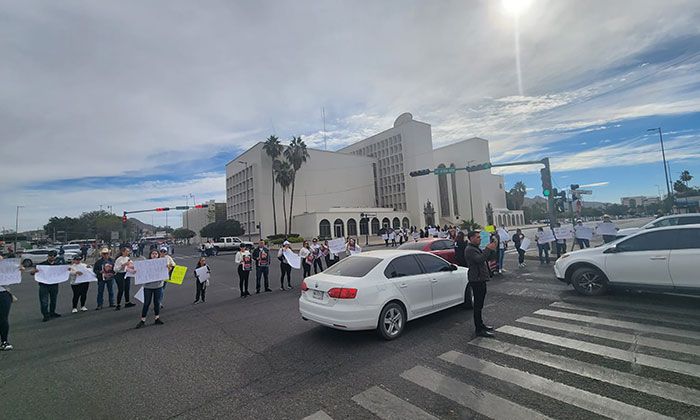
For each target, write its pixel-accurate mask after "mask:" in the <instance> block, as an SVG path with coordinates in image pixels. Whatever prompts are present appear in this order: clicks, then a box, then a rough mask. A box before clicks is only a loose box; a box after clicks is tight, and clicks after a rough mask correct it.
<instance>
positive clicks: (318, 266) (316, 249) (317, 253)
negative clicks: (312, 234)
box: [311, 238, 323, 274]
mask: <svg viewBox="0 0 700 420" xmlns="http://www.w3.org/2000/svg"><path fill="white" fill-rule="evenodd" d="M311 253H312V254H313V255H314V274H318V273H319V271H320V272H323V264H322V263H321V258H322V254H321V245H319V244H318V239H316V238H314V239H313V243H312V244H311Z"/></svg>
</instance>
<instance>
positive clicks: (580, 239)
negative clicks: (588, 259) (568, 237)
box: [571, 219, 591, 251]
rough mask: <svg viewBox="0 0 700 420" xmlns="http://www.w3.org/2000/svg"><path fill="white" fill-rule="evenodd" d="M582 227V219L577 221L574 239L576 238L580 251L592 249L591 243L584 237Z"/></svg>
mask: <svg viewBox="0 0 700 420" xmlns="http://www.w3.org/2000/svg"><path fill="white" fill-rule="evenodd" d="M582 227H584V226H583V220H582V219H576V226H574V238H576V243H577V244H578V247H579V249H583V248H590V247H591V241H590V240H589V239H588V238H583V237H582V236H583V235H582V232H581V231H582V229H581V228H582ZM573 248H574V247H573V246H572V247H571V250H572V251H573Z"/></svg>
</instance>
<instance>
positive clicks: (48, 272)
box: [34, 265, 69, 284]
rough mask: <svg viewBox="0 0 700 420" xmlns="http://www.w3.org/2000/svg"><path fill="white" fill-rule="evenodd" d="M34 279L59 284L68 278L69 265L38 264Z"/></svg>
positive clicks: (39, 281)
mask: <svg viewBox="0 0 700 420" xmlns="http://www.w3.org/2000/svg"><path fill="white" fill-rule="evenodd" d="M36 269H37V270H39V271H38V272H37V273H36V274H35V275H34V280H36V281H37V282H38V283H44V284H58V283H63V282H64V281H67V280H68V274H69V273H68V266H67V265H38V266H37V267H36Z"/></svg>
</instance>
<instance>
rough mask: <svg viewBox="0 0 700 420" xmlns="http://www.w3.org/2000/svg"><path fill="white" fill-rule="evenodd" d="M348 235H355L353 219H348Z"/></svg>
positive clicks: (355, 229) (355, 228) (355, 224)
mask: <svg viewBox="0 0 700 420" xmlns="http://www.w3.org/2000/svg"><path fill="white" fill-rule="evenodd" d="M348 236H357V222H356V221H355V219H348Z"/></svg>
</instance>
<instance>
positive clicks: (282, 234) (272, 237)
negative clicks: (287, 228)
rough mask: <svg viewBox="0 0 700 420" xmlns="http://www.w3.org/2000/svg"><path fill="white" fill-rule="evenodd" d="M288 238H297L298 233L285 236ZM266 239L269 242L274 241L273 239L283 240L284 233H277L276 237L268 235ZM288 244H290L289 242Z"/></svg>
mask: <svg viewBox="0 0 700 420" xmlns="http://www.w3.org/2000/svg"><path fill="white" fill-rule="evenodd" d="M287 236H288V237H289V238H298V237H299V234H298V233H290V234H289V235H287ZM267 239H269V240H271V241H272V240H275V239H284V233H278V234H277V235H268V236H267ZM289 242H292V241H291V240H290V241H289Z"/></svg>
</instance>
